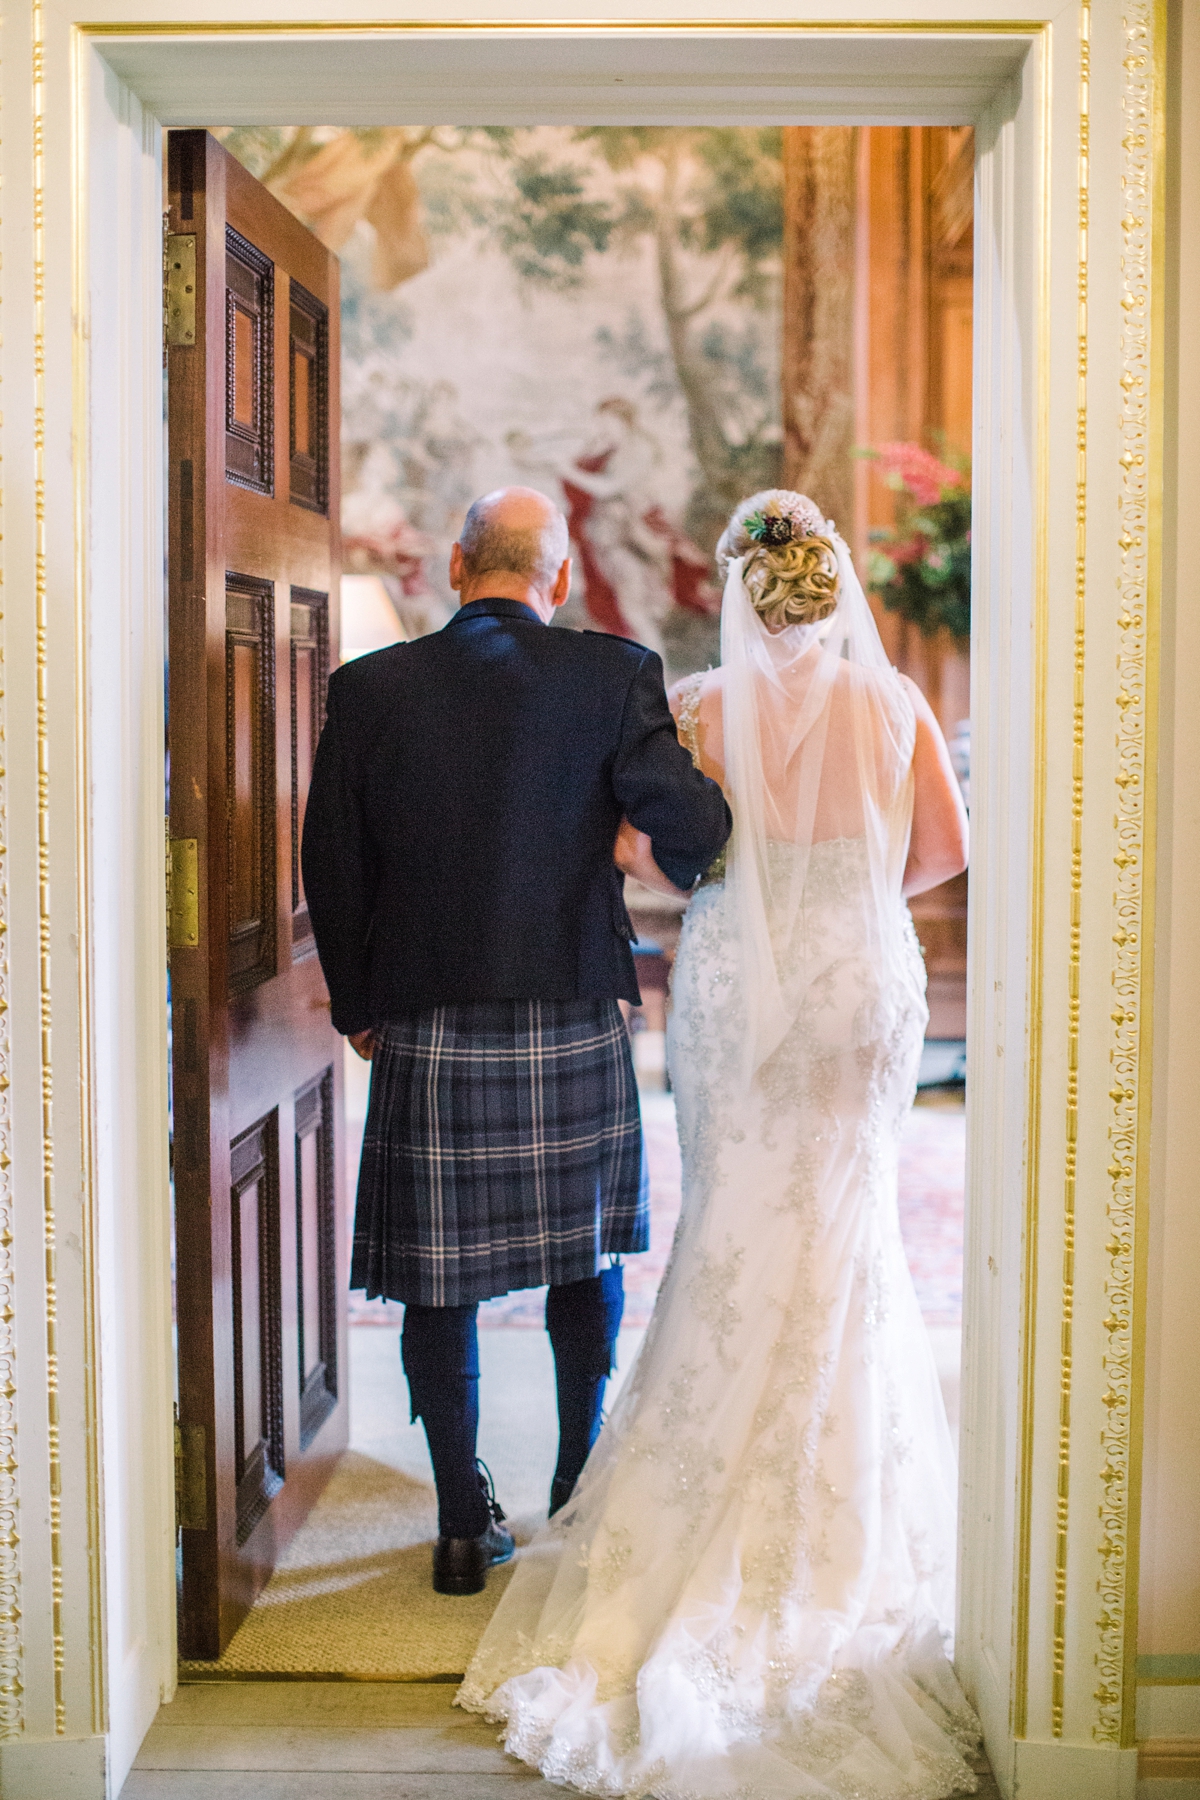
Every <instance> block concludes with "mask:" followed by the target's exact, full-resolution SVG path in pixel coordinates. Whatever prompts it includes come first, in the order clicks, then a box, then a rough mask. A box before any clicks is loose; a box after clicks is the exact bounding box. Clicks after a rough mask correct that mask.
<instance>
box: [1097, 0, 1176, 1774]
mask: <svg viewBox="0 0 1200 1800" xmlns="http://www.w3.org/2000/svg"><path fill="white" fill-rule="evenodd" d="M1155 12H1156V8H1155V3H1154V0H1126V5H1125V8H1124V12H1123V17H1122V27H1123V36H1124V44H1123V50H1124V54H1123V57H1122V71H1123V82H1122V92H1121V113H1122V122H1123V130H1122V134H1121V189H1122V208H1123V214H1122V218H1121V263H1120V268H1121V311H1122V321H1121V343H1120V367H1121V373H1120V387H1121V394H1120V400H1119V416H1120V435H1121V453H1120V456H1119V458H1118V463H1119V467H1120V478H1119V503H1118V506H1119V510H1118V518H1117V527H1118V530H1117V544H1116V548H1117V551H1118V557H1117V568H1118V573H1117V578H1116V587H1117V614H1116V626H1117V634H1118V636H1117V676H1118V691H1117V718H1116V750H1117V770H1116V777H1115V779H1116V794H1115V813H1114V818H1113V827H1114V844H1113V864H1114V867H1115V869H1116V882H1115V890H1114V893H1113V924H1112V941H1113V949H1114V954H1113V959H1112V985H1113V1007H1112V1012H1111V1015H1110V1017H1111V1020H1112V1032H1111V1036H1110V1041H1109V1061H1110V1063H1111V1065H1112V1075H1113V1080H1112V1086H1111V1088H1110V1090H1109V1100H1110V1102H1111V1110H1110V1113H1109V1127H1108V1136H1109V1143H1110V1146H1111V1159H1110V1162H1109V1165H1108V1178H1109V1181H1110V1183H1111V1186H1110V1189H1109V1194H1108V1202H1107V1224H1108V1239H1107V1242H1106V1244H1105V1256H1106V1259H1107V1266H1106V1271H1105V1282H1104V1291H1105V1299H1106V1303H1107V1312H1106V1316H1105V1319H1104V1330H1105V1334H1106V1337H1107V1347H1106V1349H1105V1353H1104V1377H1105V1391H1104V1395H1103V1405H1104V1411H1105V1423H1104V1427H1103V1430H1102V1433H1101V1449H1102V1452H1103V1456H1104V1463H1103V1467H1102V1468H1101V1470H1100V1478H1101V1482H1102V1484H1103V1488H1104V1499H1103V1501H1102V1503H1101V1507H1100V1526H1101V1539H1100V1545H1099V1555H1100V1579H1099V1582H1098V1584H1097V1585H1098V1590H1099V1594H1100V1603H1101V1612H1100V1617H1099V1619H1098V1620H1097V1626H1098V1629H1099V1633H1100V1648H1099V1650H1098V1652H1097V1656H1096V1667H1097V1672H1098V1675H1099V1681H1098V1684H1097V1687H1096V1692H1095V1699H1096V1702H1097V1709H1098V1712H1097V1720H1096V1723H1095V1724H1094V1725H1093V1728H1092V1732H1093V1736H1094V1737H1095V1738H1096V1739H1097V1740H1098V1741H1100V1742H1102V1743H1112V1744H1122V1743H1124V1744H1131V1743H1132V1742H1133V1741H1134V1735H1133V1727H1134V1720H1133V1707H1134V1702H1135V1700H1136V1670H1135V1668H1134V1666H1133V1658H1134V1657H1135V1655H1136V1637H1137V1520H1138V1500H1139V1490H1140V1486H1141V1482H1140V1425H1141V1419H1140V1398H1141V1396H1140V1386H1141V1383H1140V1370H1139V1368H1138V1366H1137V1365H1138V1362H1139V1360H1140V1358H1139V1352H1140V1347H1141V1345H1140V1339H1141V1330H1140V1323H1141V1321H1140V1311H1141V1304H1142V1294H1141V1288H1142V1286H1143V1283H1142V1282H1141V1281H1139V1279H1138V1275H1139V1262H1141V1261H1142V1259H1143V1258H1144V1248H1145V1231H1144V1227H1143V1223H1142V1215H1143V1213H1144V1208H1145V1186H1146V1173H1147V1170H1146V1164H1147V1157H1148V1148H1149V1146H1148V1132H1147V1124H1148V1109H1149V1100H1150V1046H1151V1036H1150V1024H1151V1021H1150V994H1151V983H1152V975H1153V971H1152V964H1151V958H1152V946H1153V886H1152V883H1153V874H1154V842H1153V824H1154V814H1153V780H1154V736H1153V730H1154V699H1155V690H1156V685H1157V604H1158V593H1157V574H1158V569H1157V561H1158V541H1157V540H1158V500H1159V495H1158V475H1157V471H1158V456H1157V453H1156V448H1157V447H1156V444H1155V441H1154V418H1153V412H1154V407H1155V369H1154V359H1155V356H1156V354H1157V351H1158V343H1157V334H1156V333H1155V332H1154V331H1153V329H1152V309H1153V306H1154V303H1155V298H1156V296H1155V291H1154V290H1155V282H1154V273H1155V270H1154V262H1155V257H1156V254H1157V246H1156V238H1158V237H1160V236H1161V225H1162V208H1161V196H1160V195H1159V194H1158V193H1157V192H1156V188H1157V184H1158V182H1159V180H1160V179H1161V167H1162V158H1161V156H1156V147H1157V146H1156V138H1157V134H1158V117H1157V115H1160V113H1161V107H1162V92H1161V69H1160V68H1159V67H1157V66H1156V63H1157V62H1158V61H1159V59H1161V56H1162V51H1163V43H1162V40H1163V36H1164V33H1163V31H1162V22H1161V19H1158V20H1156V17H1155ZM1156 26H1157V29H1156ZM1158 385H1159V389H1161V379H1160V381H1159V384H1158Z"/></svg>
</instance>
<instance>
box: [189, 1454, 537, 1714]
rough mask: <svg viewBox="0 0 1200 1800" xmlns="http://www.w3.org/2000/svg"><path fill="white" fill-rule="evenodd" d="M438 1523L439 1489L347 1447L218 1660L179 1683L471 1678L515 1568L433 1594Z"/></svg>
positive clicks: (193, 1669) (192, 1669)
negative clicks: (482, 1583) (466, 1674)
mask: <svg viewBox="0 0 1200 1800" xmlns="http://www.w3.org/2000/svg"><path fill="white" fill-rule="evenodd" d="M533 1522H534V1521H532V1520H531V1521H530V1525H531V1526H532V1524H533ZM517 1524H518V1532H517V1535H518V1539H521V1538H525V1537H528V1535H529V1533H528V1531H526V1532H522V1531H521V1530H520V1529H519V1521H518V1522H517ZM436 1530H437V1511H436V1505H435V1502H434V1495H433V1489H432V1486H430V1485H426V1484H425V1483H424V1482H420V1481H414V1480H413V1479H412V1477H411V1476H408V1475H405V1474H403V1473H402V1472H401V1471H399V1470H397V1469H394V1468H389V1467H388V1466H387V1464H385V1463H381V1462H376V1461H375V1460H374V1459H373V1458H372V1457H369V1456H364V1455H362V1454H361V1452H359V1451H356V1450H348V1451H347V1452H346V1454H345V1455H344V1456H343V1457H342V1459H341V1462H340V1463H339V1464H338V1467H337V1469H336V1470H335V1472H334V1474H333V1476H332V1478H331V1480H330V1482H329V1484H328V1486H327V1487H326V1489H325V1491H324V1493H323V1494H322V1495H321V1498H320V1499H319V1500H318V1502H317V1504H316V1506H315V1507H314V1508H313V1510H312V1512H311V1513H310V1514H309V1516H308V1519H307V1520H306V1521H305V1523H304V1524H303V1525H302V1526H301V1528H300V1530H299V1531H298V1532H297V1533H296V1536H295V1537H294V1538H293V1539H292V1542H291V1544H290V1545H289V1546H288V1549H287V1550H286V1552H285V1553H284V1555H283V1556H282V1557H281V1558H280V1561H279V1564H278V1566H277V1567H276V1569H275V1572H274V1574H273V1575H272V1577H271V1579H270V1581H269V1582H268V1583H267V1586H266V1587H265V1588H264V1590H263V1592H262V1594H261V1595H260V1596H259V1598H258V1600H257V1601H256V1603H255V1605H254V1607H253V1608H252V1610H251V1612H250V1614H249V1616H248V1617H247V1618H246V1620H245V1622H244V1623H243V1624H242V1626H241V1628H240V1629H239V1630H238V1631H237V1632H236V1633H235V1635H234V1638H233V1640H232V1642H231V1643H230V1646H229V1649H228V1650H227V1651H226V1653H225V1655H224V1656H223V1657H222V1658H221V1660H220V1662H205V1663H197V1662H183V1663H180V1665H179V1673H180V1679H181V1680H184V1681H187V1680H189V1679H190V1680H193V1681H195V1680H210V1681H211V1680H212V1679H213V1678H214V1677H218V1678H219V1677H225V1678H229V1677H238V1676H249V1675H256V1676H259V1677H261V1676H262V1675H264V1674H272V1675H318V1676H320V1675H325V1676H330V1675H340V1676H344V1677H349V1678H350V1679H352V1680H353V1679H359V1680H375V1681H381V1680H382V1681H386V1680H392V1681H413V1680H428V1679H429V1678H430V1677H431V1676H439V1675H442V1676H444V1675H461V1674H462V1673H463V1671H464V1670H465V1668H466V1666H467V1664H468V1662H469V1661H470V1660H471V1655H472V1652H473V1651H474V1649H475V1646H476V1644H477V1643H478V1642H479V1638H480V1635H481V1634H482V1632H483V1628H484V1626H485V1625H486V1624H487V1622H488V1619H489V1618H490V1617H491V1614H492V1609H493V1608H494V1607H495V1605H496V1603H497V1601H498V1600H499V1598H500V1595H501V1594H502V1593H503V1591H504V1586H505V1583H506V1581H507V1580H508V1576H509V1574H510V1573H511V1570H509V1569H500V1570H494V1571H493V1572H492V1573H491V1574H490V1575H489V1576H488V1584H487V1587H486V1589H485V1591H484V1592H483V1593H482V1594H474V1595H471V1596H469V1597H467V1598H447V1597H446V1596H444V1595H440V1594H435V1593H434V1591H433V1589H432V1587H431V1586H430V1579H429V1576H430V1558H431V1554H432V1551H431V1544H432V1539H433V1536H434V1534H435V1533H436Z"/></svg>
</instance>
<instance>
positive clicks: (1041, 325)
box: [1010, 65, 1051, 1738]
mask: <svg viewBox="0 0 1200 1800" xmlns="http://www.w3.org/2000/svg"><path fill="white" fill-rule="evenodd" d="M1041 84H1042V92H1041V196H1040V203H1039V211H1040V222H1039V223H1040V236H1039V240H1038V259H1039V274H1038V315H1037V316H1038V362H1037V394H1038V411H1037V436H1036V440H1035V441H1036V444H1037V447H1038V449H1037V457H1038V461H1037V503H1036V505H1037V525H1036V531H1035V536H1034V545H1035V562H1034V615H1033V626H1034V631H1033V643H1034V650H1033V769H1034V780H1033V784H1032V785H1033V793H1032V825H1031V831H1030V846H1031V857H1030V860H1031V870H1030V874H1031V892H1030V906H1029V1023H1028V1040H1027V1042H1028V1050H1027V1062H1028V1083H1029V1085H1028V1089H1027V1100H1026V1105H1027V1108H1028V1114H1027V1117H1028V1125H1027V1134H1026V1149H1025V1226H1024V1233H1023V1237H1024V1253H1023V1257H1022V1269H1021V1283H1022V1286H1021V1368H1020V1389H1019V1392H1020V1429H1019V1437H1018V1465H1017V1519H1016V1527H1017V1536H1016V1594H1015V1608H1014V1611H1015V1625H1014V1630H1013V1673H1012V1683H1011V1690H1010V1691H1011V1695H1012V1701H1011V1723H1012V1733H1013V1736H1014V1737H1018V1738H1023V1737H1025V1736H1026V1733H1027V1730H1028V1724H1029V1606H1030V1587H1031V1580H1032V1567H1033V1487H1034V1482H1033V1472H1034V1460H1033V1459H1034V1444H1035V1432H1036V1423H1037V1407H1036V1382H1035V1374H1036V1364H1037V1300H1038V1253H1039V1250H1040V1248H1041V1230H1040V1212H1041V1176H1042V1011H1043V1005H1044V963H1045V958H1044V951H1045V941H1044V940H1045V929H1046V907H1045V895H1046V775H1045V771H1046V662H1047V649H1048V645H1049V638H1050V464H1051V458H1050V444H1051V437H1050V353H1051V340H1050V192H1051V181H1050V173H1051V170H1050V144H1051V133H1050V125H1051V120H1050V81H1049V76H1048V72H1047V70H1046V68H1045V66H1044V65H1043V68H1042V71H1041Z"/></svg>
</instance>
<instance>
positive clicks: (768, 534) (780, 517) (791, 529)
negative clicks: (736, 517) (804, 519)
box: [742, 501, 797, 550]
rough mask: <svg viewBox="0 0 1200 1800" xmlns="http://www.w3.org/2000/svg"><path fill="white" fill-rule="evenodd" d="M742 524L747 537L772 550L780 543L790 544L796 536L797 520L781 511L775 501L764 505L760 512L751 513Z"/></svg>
mask: <svg viewBox="0 0 1200 1800" xmlns="http://www.w3.org/2000/svg"><path fill="white" fill-rule="evenodd" d="M742 524H743V526H744V528H745V531H746V535H747V537H751V538H753V539H754V542H755V543H756V544H764V545H766V546H767V547H768V548H770V549H773V550H774V549H777V548H779V546H780V545H782V544H790V543H791V542H792V541H793V539H794V538H795V536H796V524H797V521H796V520H795V519H793V518H792V516H791V514H790V513H785V512H781V511H780V510H779V505H778V502H777V501H772V502H771V503H770V505H769V506H764V507H763V509H762V511H761V512H754V513H751V514H750V515H749V517H748V518H745V519H743V520H742Z"/></svg>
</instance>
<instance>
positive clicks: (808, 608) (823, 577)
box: [717, 488, 841, 631]
mask: <svg viewBox="0 0 1200 1800" xmlns="http://www.w3.org/2000/svg"><path fill="white" fill-rule="evenodd" d="M832 529H833V527H832V525H831V524H830V523H829V522H828V521H827V520H826V519H825V517H824V515H823V514H822V512H821V511H820V508H819V507H817V506H815V505H814V504H813V502H812V501H811V500H810V499H809V498H808V496H807V495H806V494H796V493H793V492H792V491H791V489H789V488H765V489H764V490H763V491H762V492H761V493H759V494H752V495H751V496H750V498H749V499H748V500H743V501H742V502H741V504H740V505H739V506H737V507H735V509H734V511H733V514H732V516H731V517H730V520H729V523H728V525H727V526H726V527H725V530H724V531H723V532H722V533H721V538H720V541H719V542H718V544H717V567H718V568H719V569H720V571H721V574H722V575H724V574H725V572H726V570H727V569H728V567H729V564H730V563H731V562H732V561H733V559H734V557H736V556H740V557H742V558H744V561H743V564H742V582H743V584H744V586H745V589H746V592H747V594H748V595H749V596H750V604H751V606H753V608H754V610H755V612H756V613H757V614H758V616H759V618H760V619H761V620H762V621H763V623H764V625H766V627H767V629H768V630H769V631H782V630H783V629H784V628H785V627H786V626H788V625H816V624H819V623H820V621H821V620H822V619H827V618H828V617H829V615H830V613H831V612H832V611H833V609H834V607H835V606H836V605H837V603H838V595H839V592H840V589H841V579H840V577H839V575H838V565H837V552H836V550H835V549H834V545H833V538H832V536H831V535H830V534H831V532H832Z"/></svg>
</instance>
